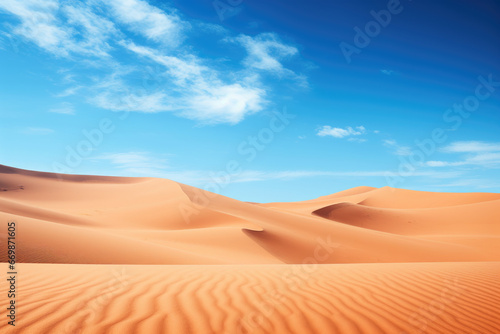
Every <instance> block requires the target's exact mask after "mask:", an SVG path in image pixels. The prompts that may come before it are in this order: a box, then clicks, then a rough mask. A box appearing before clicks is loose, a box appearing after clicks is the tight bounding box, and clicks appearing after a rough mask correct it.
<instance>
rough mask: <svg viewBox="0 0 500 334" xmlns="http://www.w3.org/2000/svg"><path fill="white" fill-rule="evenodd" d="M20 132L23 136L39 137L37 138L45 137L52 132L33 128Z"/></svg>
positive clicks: (46, 129)
mask: <svg viewBox="0 0 500 334" xmlns="http://www.w3.org/2000/svg"><path fill="white" fill-rule="evenodd" d="M21 132H22V133H23V134H25V135H39V136H45V135H50V134H51V133H53V132H54V130H52V129H48V128H33V127H27V128H24V129H22V130H21Z"/></svg>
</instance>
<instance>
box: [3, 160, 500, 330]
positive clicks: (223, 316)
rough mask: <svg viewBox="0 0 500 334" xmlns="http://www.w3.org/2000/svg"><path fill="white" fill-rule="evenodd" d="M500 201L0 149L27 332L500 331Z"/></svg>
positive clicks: (7, 217)
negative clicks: (29, 160) (279, 194)
mask: <svg viewBox="0 0 500 334" xmlns="http://www.w3.org/2000/svg"><path fill="white" fill-rule="evenodd" d="M499 208H500V194H493V193H430V192H420V191H411V190H403V189H394V188H389V187H383V188H373V187H357V188H352V189H348V190H345V191H341V192H338V193H335V194H331V195H327V196H322V197H319V198H316V199H312V200H308V201H302V202H292V203H265V204H258V203H248V202H241V201H238V200H235V199H231V198H228V197H225V196H221V195H217V194H214V193H210V192H206V191H203V190H200V189H198V188H195V187H191V186H188V185H184V184H180V183H177V182H174V181H170V180H165V179H155V178H125V177H105V176H84V175H58V174H51V173H41V172H34V171H26V170H21V169H16V168H12V167H7V166H1V165H0V220H1V221H3V222H5V224H6V222H8V221H15V222H16V226H17V230H18V233H17V236H16V243H17V250H16V252H17V260H18V262H20V264H19V272H20V274H19V280H20V283H19V297H18V298H19V300H22V304H20V306H19V310H18V315H19V319H20V320H19V327H17V328H16V331H15V332H16V333H80V332H81V333H120V334H121V333H398V334H404V333H499V332H500V324H499V321H498V317H496V314H495V312H496V310H497V309H498V308H499V306H500V304H499V299H500V294H499V290H500V288H499V286H498V283H497V282H498V279H499V277H498V276H499V275H500V270H499V269H500V247H498V245H499V243H500V224H499V222H500V209H499ZM6 230H7V229H6V228H5V229H3V230H2V231H0V240H1V243H2V244H4V243H6V239H7V235H6ZM6 260H7V253H6V252H1V253H0V262H6ZM181 265H182V266H181ZM121 276H125V277H126V278H125V280H124V282H125V283H126V284H125V285H123V286H122V285H121V283H120V282H121V281H122V279H123V277H121ZM110 282H111V283H110ZM117 282H118V283H117ZM4 284H5V282H4ZM0 331H1V332H2V333H3V332H4V331H5V332H9V331H10V332H12V330H11V329H10V328H8V327H6V325H5V323H0Z"/></svg>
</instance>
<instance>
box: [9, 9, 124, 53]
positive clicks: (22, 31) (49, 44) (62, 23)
mask: <svg viewBox="0 0 500 334" xmlns="http://www.w3.org/2000/svg"><path fill="white" fill-rule="evenodd" d="M0 10H3V11H5V12H8V13H10V14H12V15H14V16H16V17H17V18H18V20H19V22H20V23H19V24H18V25H15V26H13V27H12V32H13V33H14V34H16V35H18V36H22V37H24V38H25V39H27V40H29V41H32V42H33V43H35V44H36V45H38V46H39V47H40V48H42V49H45V50H47V51H48V52H50V53H52V54H54V55H56V56H60V57H69V56H71V55H72V54H80V55H88V56H96V57H107V56H109V54H108V52H109V51H110V50H111V47H110V45H109V44H108V43H107V40H108V39H109V38H110V37H111V36H114V35H116V34H117V33H118V31H117V30H116V29H115V28H114V25H113V23H112V22H111V21H109V20H107V19H106V18H104V17H102V16H99V15H96V14H95V13H93V12H92V10H91V8H90V7H89V6H85V5H79V4H78V3H76V2H75V3H73V4H72V5H68V4H64V3H62V4H61V3H59V2H58V1H54V0H46V1H42V0H26V1H17V0H4V1H2V2H0Z"/></svg>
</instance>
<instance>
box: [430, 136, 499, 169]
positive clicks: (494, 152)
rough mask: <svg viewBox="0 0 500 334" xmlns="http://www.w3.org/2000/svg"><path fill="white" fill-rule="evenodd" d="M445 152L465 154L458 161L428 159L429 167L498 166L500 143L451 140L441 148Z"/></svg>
mask: <svg viewBox="0 0 500 334" xmlns="http://www.w3.org/2000/svg"><path fill="white" fill-rule="evenodd" d="M441 151H442V152H445V153H463V154H466V156H465V157H464V158H463V159H462V160H459V161H451V162H450V161H428V162H427V166H429V167H454V166H466V165H471V166H481V167H485V168H498V167H499V166H500V143H487V142H479V141H460V142H453V143H451V144H450V145H448V146H446V147H444V148H442V149H441Z"/></svg>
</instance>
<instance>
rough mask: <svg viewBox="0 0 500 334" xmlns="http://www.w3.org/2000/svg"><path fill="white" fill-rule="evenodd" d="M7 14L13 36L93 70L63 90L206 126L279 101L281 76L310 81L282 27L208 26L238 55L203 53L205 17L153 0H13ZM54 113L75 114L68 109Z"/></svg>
mask: <svg viewBox="0 0 500 334" xmlns="http://www.w3.org/2000/svg"><path fill="white" fill-rule="evenodd" d="M0 13H6V14H8V15H9V17H10V19H11V20H10V21H9V22H8V23H6V24H5V27H6V28H5V29H6V30H7V32H6V33H8V34H10V35H12V36H15V37H17V38H19V39H22V40H23V41H24V42H26V43H32V44H35V45H36V46H38V47H39V48H41V49H42V50H44V51H45V52H47V53H49V54H51V55H53V56H54V57H57V58H62V59H65V60H66V61H68V62H73V67H75V68H84V69H85V72H88V75H87V76H86V77H85V78H83V79H82V78H81V77H82V75H81V73H80V78H79V79H78V81H76V80H77V79H75V77H76V76H75V75H73V76H72V73H71V70H67V71H66V72H65V73H64V74H63V75H61V82H63V83H66V84H70V85H68V86H67V87H65V88H64V89H63V90H62V91H61V92H60V93H59V94H56V95H55V96H56V97H59V98H63V97H67V96H77V95H78V96H82V97H84V100H85V101H86V102H88V103H90V104H92V105H94V106H96V107H99V108H102V109H106V110H111V111H132V112H144V113H155V112H171V113H173V114H174V115H177V116H179V117H183V118H188V119H192V120H195V121H197V122H198V123H202V124H220V123H225V124H236V123H239V122H241V121H242V120H244V119H245V118H246V117H247V116H248V115H252V114H255V113H258V112H260V111H262V110H263V109H264V108H266V107H267V106H268V105H269V104H270V101H269V99H268V96H269V93H270V92H271V91H272V85H273V84H274V83H275V81H280V80H284V79H286V80H289V81H292V82H294V83H295V84H296V85H297V86H301V87H303V86H304V83H305V82H306V79H305V77H304V76H303V75H302V74H297V73H296V72H295V71H293V70H292V69H290V68H288V67H286V66H285V65H284V62H285V61H287V60H288V59H289V58H291V57H297V56H298V55H299V51H298V49H297V48H296V47H295V46H291V45H289V44H287V43H285V42H284V41H283V40H282V39H281V38H280V37H279V36H278V35H277V34H275V33H271V32H269V33H261V34H258V35H256V36H249V35H244V34H240V35H237V36H227V34H228V33H227V31H226V30H224V31H225V32H226V33H225V35H226V36H220V34H211V33H208V32H205V34H206V38H207V39H209V40H210V42H212V43H220V42H223V41H224V42H225V43H220V45H221V46H222V47H227V48H231V49H234V48H235V45H236V46H237V47H239V48H240V49H241V50H242V51H243V52H245V53H246V55H245V56H244V57H243V58H239V59H236V58H235V59H233V60H231V61H227V59H224V60H223V61H222V60H221V59H217V58H213V57H206V56H205V57H203V56H201V54H200V52H199V51H198V50H197V48H196V47H195V44H193V43H190V42H189V41H190V37H191V36H193V35H196V34H200V33H203V29H201V31H193V26H196V25H197V22H195V21H193V22H191V20H189V19H186V18H184V17H182V16H181V15H180V14H179V13H178V12H177V11H175V10H174V9H170V8H168V7H166V6H162V8H159V7H157V6H154V5H153V4H152V3H150V2H148V1H144V0H124V1H118V0H111V1H102V0H87V1H81V2H65V1H59V0H48V1H40V0H27V1H20V0H5V1H2V2H1V3H0ZM213 26H214V27H218V26H217V25H213ZM221 29H222V28H221ZM212 30H213V29H212ZM212 30H210V31H212ZM228 42H229V43H228ZM152 68H153V69H154V71H151V69H152ZM152 72H154V73H153V74H151V73H152ZM266 73H270V74H272V75H271V76H265V74H266ZM69 76H72V80H71V82H68V81H67V80H66V79H65V78H68V77H69ZM75 81H76V82H75ZM271 81H273V83H271V85H270V84H269V83H270V82H271ZM150 82H153V84H150ZM52 111H53V112H59V113H69V109H68V108H66V109H63V108H53V110H52ZM63 111H66V112H63Z"/></svg>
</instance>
